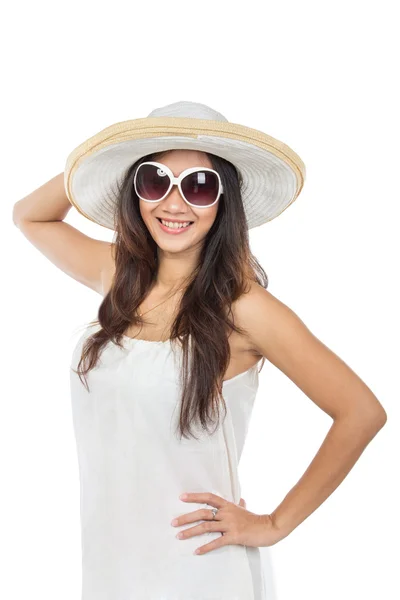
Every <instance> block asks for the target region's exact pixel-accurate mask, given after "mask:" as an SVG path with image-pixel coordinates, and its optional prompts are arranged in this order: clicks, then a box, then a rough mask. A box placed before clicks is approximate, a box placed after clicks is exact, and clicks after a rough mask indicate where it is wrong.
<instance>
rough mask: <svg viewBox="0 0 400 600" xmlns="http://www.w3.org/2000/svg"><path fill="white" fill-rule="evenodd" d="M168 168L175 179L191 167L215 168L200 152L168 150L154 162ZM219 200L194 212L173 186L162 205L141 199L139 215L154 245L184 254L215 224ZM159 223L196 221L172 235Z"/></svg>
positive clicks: (194, 209) (161, 202)
mask: <svg viewBox="0 0 400 600" xmlns="http://www.w3.org/2000/svg"><path fill="white" fill-rule="evenodd" d="M154 160H155V161H156V162H159V163H161V164H163V165H166V166H167V167H169V168H170V169H171V171H172V172H173V174H174V175H175V177H178V176H179V175H180V174H181V173H182V171H184V170H185V169H188V168H190V167H209V168H211V169H212V168H213V166H212V164H211V162H210V160H209V158H208V156H207V155H206V154H205V153H204V152H198V151H197V150H169V151H168V152H166V153H165V154H163V155H162V156H161V155H160V156H158V157H157V158H154ZM219 203H220V200H218V201H217V202H216V203H215V204H214V205H213V206H210V207H209V208H195V207H194V206H190V205H189V204H187V203H186V202H185V200H184V199H183V198H182V196H181V194H180V192H179V188H178V186H176V185H174V186H172V189H171V191H170V192H169V194H168V196H166V197H165V198H164V200H161V201H160V202H153V203H152V202H146V201H144V200H141V199H139V208H140V214H141V215H142V218H143V221H144V222H145V224H146V226H147V228H148V230H149V232H150V233H151V236H152V237H153V239H154V241H155V242H156V243H157V245H158V246H159V247H160V248H161V249H162V250H167V251H172V252H176V251H182V250H185V249H187V248H189V247H192V246H194V245H197V244H199V242H201V241H202V240H203V239H204V237H205V236H206V235H207V232H208V231H209V229H210V228H211V226H212V224H213V223H214V221H215V218H216V216H217V212H218V206H219ZM158 219H164V220H167V221H184V222H187V221H193V224H192V225H190V227H189V228H188V229H186V230H185V231H182V232H180V233H174V231H176V230H175V229H174V230H173V232H172V233H169V232H168V230H167V231H165V228H164V227H163V226H162V225H161V223H160V221H159V220H158Z"/></svg>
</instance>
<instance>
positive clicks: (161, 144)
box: [64, 117, 305, 230]
mask: <svg viewBox="0 0 400 600" xmlns="http://www.w3.org/2000/svg"><path fill="white" fill-rule="evenodd" d="M175 149H187V150H199V151H203V152H210V153H212V154H215V155H217V156H221V157H222V158H225V159H226V160H228V161H230V162H231V163H232V164H233V165H234V166H235V167H236V168H237V169H238V171H239V172H240V174H241V176H242V181H243V185H242V199H243V204H244V208H245V212H246V218H247V223H248V228H249V229H251V228H253V227H257V226H259V225H262V224H263V223H266V222H267V221H271V220H272V219H274V218H276V217H277V216H279V215H280V214H281V213H282V212H283V211H284V210H286V208H288V206H289V205H290V204H292V203H293V202H294V200H295V199H296V198H297V197H298V195H299V194H300V192H301V190H302V188H303V185H304V181H305V165H304V163H303V161H302V160H301V158H300V157H299V156H298V155H297V154H296V152H294V151H293V150H292V149H291V148H290V147H289V146H287V145H286V144H284V143H283V142H281V141H279V140H277V139H275V138H273V137H271V136H269V135H267V134H265V133H263V132H261V131H258V130H256V129H252V128H250V127H246V126H244V125H239V124H236V123H230V122H219V121H210V120H203V119H191V118H176V117H150V118H149V117H147V118H144V119H134V120H130V121H123V122H120V123H115V124H114V125H111V126H110V127H107V128H105V129H103V130H102V131H100V132H99V133H97V134H95V135H94V136H92V137H90V138H89V139H87V140H86V141H84V142H83V143H82V144H80V145H79V146H77V148H75V149H74V150H73V151H72V152H71V153H70V154H69V156H68V158H67V161H66V165H65V169H64V183H65V191H66V194H67V196H68V199H69V200H70V202H71V204H72V205H73V206H74V207H75V208H76V209H77V210H78V211H79V212H80V213H81V214H82V215H83V216H85V217H86V218H88V219H90V220H91V221H93V222H95V223H98V224H99V225H102V226H103V227H107V228H108V229H111V230H115V222H114V215H115V206H116V200H117V198H116V189H117V183H118V182H120V181H122V179H123V177H124V175H125V173H126V171H127V169H128V168H129V167H130V166H131V165H132V164H133V163H134V162H136V161H137V160H138V159H139V158H141V157H143V156H145V155H147V154H152V153H155V152H161V151H166V150H175Z"/></svg>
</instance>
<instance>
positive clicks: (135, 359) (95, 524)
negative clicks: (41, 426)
mask: <svg viewBox="0 0 400 600" xmlns="http://www.w3.org/2000/svg"><path fill="white" fill-rule="evenodd" d="M99 328H100V326H99V324H95V325H90V326H89V327H86V329H85V331H84V333H83V335H81V337H80V338H79V340H78V343H77V344H76V346H75V349H74V351H73V356H72V361H71V365H70V366H71V367H73V368H74V369H77V365H78V362H79V359H80V356H81V351H82V345H83V342H84V340H85V339H86V337H87V336H88V335H90V334H91V333H94V331H96V330H98V329H99ZM172 346H173V344H172V343H171V341H170V340H168V341H166V342H153V341H147V340H140V339H134V338H130V337H127V336H124V338H123V348H120V347H118V346H117V345H116V344H115V343H114V342H112V341H110V342H108V343H107V345H106V346H105V347H104V348H103V349H102V352H101V353H100V358H99V362H98V364H97V365H96V367H95V368H94V369H92V370H91V371H89V374H88V376H87V381H88V384H89V388H90V393H89V392H88V391H87V390H86V388H85V387H84V385H83V384H82V382H81V381H80V379H79V377H78V375H77V374H76V373H74V372H73V370H72V369H71V370H70V384H71V401H72V417H73V426H74V432H75V440H76V447H77V456H78V464H79V476H80V516H81V544H82V596H81V600H266V591H265V589H266V588H265V581H264V574H263V570H262V561H261V560H260V549H259V548H257V547H256V548H254V547H247V546H241V545H227V546H223V547H221V548H218V549H215V550H212V551H210V552H208V553H205V554H202V555H196V554H194V550H195V549H196V548H199V547H200V546H203V545H204V544H206V543H208V542H210V541H212V540H214V539H216V538H218V537H220V536H221V533H220V532H209V533H205V534H201V535H196V536H193V537H191V538H188V539H185V540H179V539H177V538H176V534H177V533H178V531H181V530H183V529H186V528H188V527H193V526H195V525H197V524H198V523H201V521H197V522H193V523H190V524H187V525H183V526H180V527H173V526H172V525H171V521H172V519H173V518H175V517H178V516H179V515H182V514H186V513H189V512H193V511H195V510H197V509H198V508H203V507H208V508H210V506H208V505H207V504H206V503H204V504H198V503H194V502H184V501H182V500H180V499H179V495H180V494H182V493H183V492H213V493H215V494H218V495H219V496H221V497H223V498H225V499H227V500H229V501H231V502H235V503H237V504H239V501H240V498H241V488H240V482H239V478H238V462H239V459H240V455H241V452H242V449H243V445H244V442H245V438H246V433H247V429H248V424H249V420H250V416H251V412H252V408H253V403H254V399H255V396H256V393H257V388H258V368H259V364H260V363H257V364H256V365H254V366H253V367H252V368H250V369H249V370H248V371H246V372H244V373H240V374H239V375H237V376H236V377H233V378H231V379H229V380H227V381H225V382H224V383H223V396H224V399H225V402H226V405H227V414H226V418H225V420H223V416H224V411H223V408H222V409H221V417H220V425H219V427H218V430H217V431H216V432H215V433H214V434H213V435H210V434H209V435H208V436H207V435H206V434H205V433H204V432H202V431H201V429H200V427H199V426H197V427H196V426H193V431H194V432H195V434H196V436H197V437H198V438H199V439H198V440H197V441H196V440H194V439H190V440H186V439H185V438H182V440H179V437H178V436H177V434H176V433H175V431H176V430H175V427H176V424H177V419H178V418H179V406H178V399H180V392H181V387H180V384H179V370H180V365H181V352H182V350H181V348H180V347H177V348H173V347H172ZM261 360H262V359H261ZM260 362H261V361H260Z"/></svg>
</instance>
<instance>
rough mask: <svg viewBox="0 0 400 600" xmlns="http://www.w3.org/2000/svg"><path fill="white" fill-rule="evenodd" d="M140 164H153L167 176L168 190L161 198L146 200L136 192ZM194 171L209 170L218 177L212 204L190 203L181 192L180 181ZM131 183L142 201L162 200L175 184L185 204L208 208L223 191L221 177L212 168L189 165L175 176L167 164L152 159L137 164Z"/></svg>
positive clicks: (153, 201)
mask: <svg viewBox="0 0 400 600" xmlns="http://www.w3.org/2000/svg"><path fill="white" fill-rule="evenodd" d="M142 165H155V166H156V167H160V168H161V169H162V170H163V171H164V172H165V173H166V174H167V175H168V176H169V186H168V190H167V191H166V192H165V194H164V196H163V197H162V198H159V199H158V200H148V199H147V198H142V196H140V194H138V191H137V188H136V177H137V174H138V171H139V169H140V167H141V166H142ZM196 171H211V172H212V173H215V175H216V176H217V179H218V183H219V188H218V193H217V198H216V200H214V202H213V203H212V204H207V205H206V206H198V205H197V204H192V203H191V202H189V200H187V199H186V198H185V196H184V194H183V192H182V187H181V181H182V180H183V179H184V178H185V177H187V175H190V174H191V173H195V172H196ZM133 185H134V187H135V192H136V194H137V195H138V196H139V198H140V199H141V200H143V202H150V203H152V204H154V203H156V202H161V200H164V198H166V197H167V196H168V194H169V193H170V191H171V189H172V186H173V185H177V186H178V189H179V192H180V194H181V196H182V198H183V199H184V201H185V202H186V204H189V206H193V207H194V208H210V206H214V204H216V203H217V202H218V200H219V198H220V196H221V194H223V193H224V190H223V186H222V182H221V177H220V176H219V173H217V171H215V170H214V169H209V168H208V167H190V168H189V169H185V170H184V171H182V173H181V174H180V175H179V177H175V175H174V174H173V172H172V171H171V169H169V168H168V167H167V165H163V164H162V163H159V162H154V161H151V160H150V161H146V162H144V163H141V164H140V165H139V167H138V168H137V170H136V173H135V178H134V180H133Z"/></svg>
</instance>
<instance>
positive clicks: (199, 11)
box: [0, 0, 400, 600]
mask: <svg viewBox="0 0 400 600" xmlns="http://www.w3.org/2000/svg"><path fill="white" fill-rule="evenodd" d="M395 8H396V6H395V2H388V1H387V0H382V1H381V2H379V3H376V2H369V1H365V0H364V1H363V2H361V1H358V2H355V1H351V0H350V1H349V0H346V1H343V0H338V1H336V2H335V3H333V4H332V3H331V4H330V5H329V6H328V5H327V3H324V2H317V1H313V2H311V1H303V2H295V1H290V2H289V1H288V0H281V1H280V2H273V3H272V2H255V1H254V0H247V1H246V2H245V3H243V4H235V3H230V2H229V3H228V2H215V1H213V2H210V1H208V0H203V1H202V2H201V3H200V2H199V3H191V2H176V1H173V2H168V3H166V2H155V1H152V2H121V1H119V0H116V1H114V2H112V3H103V4H102V3H100V2H85V1H83V2H82V1H80V2H76V1H70V2H68V3H65V4H61V3H54V2H53V3H50V2H49V3H47V2H44V1H43V0H39V1H36V2H27V1H24V2H19V3H14V4H11V3H8V6H7V9H6V10H5V11H4V9H3V11H2V12H3V15H2V21H3V32H2V39H1V57H2V83H3V92H2V96H1V103H2V111H1V120H2V122H1V131H2V138H3V139H2V142H3V143H2V147H1V151H2V155H3V160H2V165H3V168H2V203H1V208H0V210H1V218H2V219H1V221H2V235H1V243H2V254H1V256H2V283H3V286H2V294H1V301H2V304H3V309H2V320H1V331H2V351H3V354H2V356H3V358H2V365H3V369H2V378H1V385H2V392H3V393H2V394H1V395H2V401H1V410H2V418H1V422H0V428H1V430H0V444H1V446H0V456H1V473H2V477H1V479H2V482H1V484H2V489H3V492H2V495H1V510H0V515H1V516H0V519H1V523H0V526H1V532H2V534H1V538H0V539H1V542H0V544H1V547H0V549H1V553H2V560H1V564H2V577H1V581H0V596H1V597H3V598H7V599H8V600H16V599H20V598H36V597H38V598H39V597H40V598H41V599H42V600H47V599H52V600H53V599H54V598H57V600H78V599H79V598H80V585H81V579H80V578H81V571H80V568H81V567H80V560H81V556H80V524H79V480H78V465H77V458H76V454H75V440H74V433H73V428H72V417H71V409H70V398H69V361H70V356H71V352H72V349H73V346H74V343H75V342H76V340H77V332H78V329H79V328H80V327H82V326H83V325H84V324H85V323H86V322H88V321H89V320H91V319H93V318H95V316H96V314H97V308H98V306H99V304H100V302H101V296H99V295H98V294H96V293H95V292H93V291H91V290H90V289H88V288H85V287H84V286H83V285H81V284H79V283H77V282H76V281H75V280H73V279H71V278H69V277H68V276H67V275H65V274H64V273H63V272H61V271H60V270H58V269H57V268H56V267H55V266H54V265H53V264H52V263H51V262H50V261H49V260H48V259H47V258H46V257H45V256H43V255H42V254H41V253H40V252H39V251H38V250H37V249H36V248H35V247H34V246H33V245H32V244H30V242H29V241H28V240H27V239H26V238H25V237H24V236H23V234H22V233H21V232H20V231H19V230H18V228H16V227H15V226H14V225H13V222H12V208H13V204H14V203H15V202H17V201H18V200H19V199H21V198H22V197H24V196H25V195H27V194H29V193H30V192H32V191H33V190H34V189H36V188H38V187H39V186H40V185H42V184H43V183H44V182H46V181H48V180H49V179H51V178H52V177H53V176H55V175H56V174H58V173H60V172H61V171H63V170H64V165H65V159H66V157H67V155H68V154H69V153H70V152H71V150H72V149H73V148H75V147H76V146H77V145H78V144H80V143H81V142H82V141H83V140H85V139H86V138H88V137H90V136H92V135H94V134H95V133H96V132H97V131H99V130H100V129H103V128H104V127H107V126H108V125H111V124H112V123H114V122H116V121H122V120H125V119H131V118H132V119H133V118H139V117H145V116H147V115H148V113H149V112H150V111H151V110H153V109H154V108H156V107H160V106H163V105H166V104H169V103H172V102H176V101H179V100H192V101H197V102H202V103H205V104H208V105H209V106H211V107H212V108H214V109H216V110H218V111H220V112H222V113H223V114H224V115H225V116H226V117H227V118H228V120H230V121H232V122H236V123H240V124H245V125H248V126H250V127H254V128H257V129H261V130H262V131H265V132H266V133H268V134H269V135H272V136H274V137H276V138H278V139H279V140H282V141H283V142H285V143H286V144H288V145H289V146H291V147H292V148H293V149H294V150H295V151H296V152H297V153H298V154H299V155H300V156H301V158H302V159H303V161H304V162H305V164H306V168H307V176H306V182H305V186H304V189H303V191H302V192H301V194H300V196H299V197H298V199H297V200H296V201H295V202H294V203H293V204H292V206H290V207H289V208H288V210H286V211H285V212H284V213H282V214H281V215H280V217H279V218H277V219H276V220H273V221H272V222H270V223H268V224H266V225H265V226H262V227H260V228H256V229H254V230H252V231H251V233H250V241H251V248H252V251H253V253H254V254H255V255H256V256H257V258H258V259H259V260H260V262H261V264H262V265H263V267H264V269H265V270H266V272H267V274H268V276H269V279H270V284H269V287H268V289H269V291H270V292H271V293H273V294H274V295H276V296H277V297H278V298H279V299H280V300H282V301H283V302H285V303H286V304H287V305H288V306H290V307H291V308H292V309H293V310H294V311H295V312H296V313H297V314H298V315H299V316H300V317H301V319H302V320H303V321H304V322H305V323H306V324H307V326H308V327H309V328H310V329H311V331H312V332H313V333H314V334H315V335H316V336H317V337H319V339H321V340H322V341H323V342H324V343H325V344H326V345H327V346H328V347H330V348H331V349H332V350H333V351H334V352H336V353H337V354H338V355H339V356H340V357H341V358H342V359H343V360H344V361H346V363H347V364H348V365H349V366H351V368H352V369H353V370H354V371H355V372H356V373H357V374H358V375H359V376H360V377H361V378H362V379H363V380H364V381H365V383H366V384H367V385H368V386H369V387H370V388H371V390H372V391H373V392H374V393H375V395H376V396H377V397H378V399H379V400H380V402H381V403H382V404H383V406H384V407H385V409H386V411H387V414H388V422H387V423H386V425H385V427H384V428H383V429H382V430H381V431H380V432H379V433H378V435H377V436H376V437H375V438H374V439H373V441H372V442H371V443H370V444H369V445H368V446H367V448H366V449H365V451H364V452H363V454H362V455H361V458H360V459H359V461H358V462H357V463H356V464H355V466H354V468H353V469H352V471H351V472H350V474H349V475H348V477H347V478H346V479H345V480H344V482H343V483H342V484H341V485H340V486H339V488H338V489H337V490H336V491H335V492H334V493H333V494H332V495H331V496H330V497H329V498H328V499H327V500H326V501H325V502H324V503H323V505H322V506H321V507H320V508H319V509H318V510H317V511H315V512H314V513H313V514H312V515H311V516H310V517H309V518H308V519H306V521H304V522H303V523H302V524H301V525H300V526H298V527H297V528H296V529H295V530H294V531H293V532H292V533H291V534H290V535H289V536H288V537H287V538H285V539H284V540H283V541H281V542H280V543H278V544H276V545H275V546H273V547H270V548H262V553H263V559H264V563H265V569H266V574H267V579H268V581H269V583H268V589H269V595H268V600H293V599H294V598H296V599H297V598H304V599H307V600H321V599H322V598H323V599H324V600H334V599H335V600H336V599H337V598H340V599H341V600H355V599H361V598H362V599H363V600H370V599H371V600H372V599H374V600H375V599H376V598H382V599H384V600H395V599H396V598H399V594H400V590H399V583H398V572H397V571H398V560H399V549H398V539H399V534H400V528H399V518H398V510H397V509H398V506H399V500H400V498H399V493H398V478H399V475H398V473H399V469H398V458H397V459H395V455H396V453H398V451H399V448H398V445H397V442H396V441H395V436H396V434H397V431H396V430H397V429H398V418H399V408H398V399H399V383H398V377H397V373H398V364H399V358H400V356H399V350H398V348H399V343H398V340H399V334H400V328H399V320H398V307H399V300H400V298H399V284H398V273H399V267H398V259H399V242H398V240H399V200H400V194H399V158H400V155H399V147H398V140H399V134H400V127H399V117H398V107H399V105H400V98H399V93H398V88H397V84H398V61H397V60H396V58H395V56H396V53H398V52H399V43H398V27H399V21H398V19H397V18H395ZM66 220H67V221H68V223H70V224H72V225H74V226H75V227H77V228H79V229H80V230H82V231H83V232H84V233H86V234H88V235H91V236H93V237H95V238H97V239H104V240H111V238H112V232H111V231H109V230H106V229H104V228H102V227H100V226H97V225H95V224H94V223H91V222H89V221H88V220H87V219H85V218H84V217H82V216H81V215H79V214H78V213H77V211H76V209H75V208H72V209H71V211H70V212H69V214H68V216H67V219H66ZM331 423H332V421H331V419H330V417H328V416H327V415H326V414H325V413H323V412H322V411H321V410H319V409H318V408H317V407H316V406H315V405H314V404H313V403H312V402H311V401H310V400H309V399H308V397H306V396H305V395H304V394H303V393H302V392H301V391H300V390H299V388H297V387H296V386H295V385H294V384H293V382H292V381H290V380H289V379H288V378H287V377H285V376H284V375H283V374H282V373H281V372H280V371H279V370H277V369H276V368H275V367H274V366H273V365H272V364H271V363H268V362H266V363H265V366H264V369H263V370H262V372H261V373H260V387H259V392H258V396H257V400H256V405H255V408H254V412H253V419H252V422H251V426H250V430H249V434H248V439H247V443H246V446H245V450H244V454H243V458H242V462H241V465H240V474H241V481H242V492H243V493H242V495H243V497H244V498H245V500H246V501H247V508H249V510H253V511H255V512H258V513H267V512H268V513H269V512H272V511H273V510H274V509H275V508H276V506H277V505H278V504H279V503H280V502H281V501H282V499H283V498H284V496H285V495H286V494H287V492H288V491H289V489H290V488H291V487H292V486H293V485H294V484H295V483H296V482H297V481H298V479H299V478H300V477H301V475H302V474H303V472H304V471H305V469H306V468H307V466H308V464H309V463H310V461H311V459H312V458H313V456H314V454H315V453H316V452H317V450H318V448H319V446H320V445H321V443H322V441H323V439H324V437H325V435H326V433H327V431H328V429H329V427H330V425H331ZM396 446H397V447H396ZM397 456H398V454H397ZM188 491H189V490H188ZM271 568H272V569H273V575H272V572H271V573H270V569H271ZM274 587H275V591H273V588H274ZM115 600H116V599H115ZM138 600H139V599H138ZM154 600H158V599H154Z"/></svg>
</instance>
